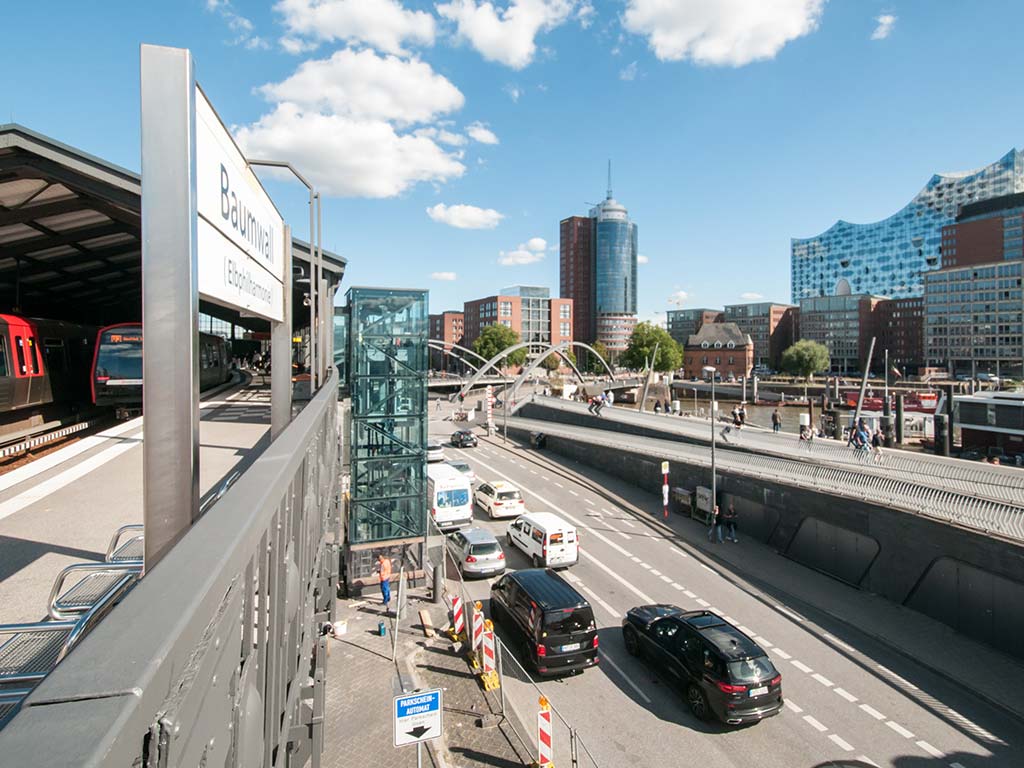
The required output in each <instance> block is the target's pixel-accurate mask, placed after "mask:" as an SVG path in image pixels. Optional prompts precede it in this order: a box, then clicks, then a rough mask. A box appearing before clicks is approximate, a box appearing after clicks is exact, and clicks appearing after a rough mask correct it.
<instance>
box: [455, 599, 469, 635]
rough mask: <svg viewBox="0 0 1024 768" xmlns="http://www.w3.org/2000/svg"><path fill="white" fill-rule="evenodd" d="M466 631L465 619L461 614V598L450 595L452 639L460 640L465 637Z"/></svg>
mask: <svg viewBox="0 0 1024 768" xmlns="http://www.w3.org/2000/svg"><path fill="white" fill-rule="evenodd" d="M465 631H466V617H465V615H464V613H463V603H462V597H461V596H460V595H452V635H453V639H454V638H459V639H461V638H462V637H464V636H465Z"/></svg>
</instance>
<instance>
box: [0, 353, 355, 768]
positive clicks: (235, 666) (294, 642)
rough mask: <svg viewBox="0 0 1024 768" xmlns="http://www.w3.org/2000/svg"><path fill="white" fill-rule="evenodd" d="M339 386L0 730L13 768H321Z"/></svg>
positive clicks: (319, 399) (329, 384) (312, 405)
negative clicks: (324, 631) (211, 767)
mask: <svg viewBox="0 0 1024 768" xmlns="http://www.w3.org/2000/svg"><path fill="white" fill-rule="evenodd" d="M337 391H338V382H337V373H336V372H335V373H333V374H332V376H331V377H330V379H329V380H328V381H326V382H324V385H323V387H322V388H321V389H320V390H319V392H318V393H317V394H316V395H315V397H314V398H313V399H312V400H311V401H310V402H309V403H308V404H307V405H306V407H305V408H304V409H303V410H302V411H301V412H300V413H299V414H298V415H297V416H296V417H295V419H294V420H293V421H292V423H291V424H290V425H288V427H287V428H286V429H285V430H284V431H283V432H282V433H281V434H280V435H279V436H278V437H277V439H276V440H274V442H272V443H271V444H270V445H269V446H268V447H267V449H266V450H265V451H264V452H263V454H261V455H260V456H259V457H258V458H257V459H256V461H255V462H254V463H253V464H252V465H251V466H250V467H249V468H248V469H247V470H246V471H245V472H244V473H243V474H242V476H241V477H240V478H239V479H238V480H237V481H236V482H235V484H234V485H232V486H231V488H230V489H229V490H228V491H227V492H226V493H225V494H224V496H223V497H222V498H221V499H220V501H219V502H218V504H217V506H216V508H215V509H214V510H212V511H211V513H210V514H207V515H206V516H204V517H203V518H201V519H200V520H198V521H197V522H196V524H195V525H194V526H193V527H192V528H191V529H190V530H189V531H188V532H187V533H186V534H185V536H184V537H182V539H181V540H180V541H179V542H178V543H177V544H176V545H175V546H174V547H173V548H172V549H171V550H170V551H169V552H168V554H167V555H166V556H165V557H164V559H163V560H161V562H160V563H159V565H158V566H157V567H156V568H154V569H153V570H152V571H151V572H150V573H148V574H147V575H146V577H145V578H144V579H143V580H142V581H141V582H140V583H139V585H138V586H137V587H136V588H135V589H134V590H133V591H132V592H131V593H130V594H129V595H128V596H127V597H126V598H125V600H124V601H123V602H122V603H121V604H120V605H118V606H117V607H116V608H115V609H114V610H113V611H112V612H111V613H110V615H109V616H108V617H107V618H106V619H105V620H104V621H103V622H102V623H101V624H100V625H99V626H98V627H97V628H96V629H95V630H94V631H93V632H92V633H91V634H90V635H89V636H88V637H87V638H86V639H85V640H84V641H83V642H82V643H81V645H80V646H78V647H77V648H76V649H75V650H74V651H73V652H72V653H71V654H70V655H69V656H68V658H67V659H65V661H64V662H63V663H62V664H61V665H59V666H58V667H57V668H56V669H55V670H54V671H53V673H52V674H51V675H50V676H49V677H48V678H47V679H46V680H44V681H43V683H42V684H40V686H39V687H38V688H37V689H36V690H35V691H34V692H33V693H32V695H31V696H30V697H29V698H28V699H27V700H26V703H25V705H24V706H23V708H22V710H21V711H20V712H19V713H18V715H17V716H16V717H15V718H14V720H12V721H11V723H10V724H8V726H7V727H6V728H5V729H4V730H3V731H2V732H0V755H3V763H4V764H5V765H7V764H10V765H17V766H19V767H20V768H34V767H35V766H39V768H42V767H43V766H53V765H74V766H82V767H98V766H127V765H132V766H140V767H141V768H173V767H174V766H195V765H218V766H238V767H239V768H257V767H259V766H262V767H263V768H271V767H276V766H296V765H303V764H304V763H306V762H307V761H310V762H311V764H312V765H313V766H314V768H315V767H316V766H318V765H319V764H320V754H321V752H322V750H323V717H324V683H325V680H324V673H325V670H324V666H323V662H324V657H325V646H324V641H325V638H324V637H323V636H321V635H320V632H319V628H320V626H321V624H322V623H323V622H325V621H329V620H330V619H331V618H332V617H331V612H332V610H333V597H334V584H335V583H336V580H337V553H336V551H334V549H333V546H334V545H333V544H332V543H331V542H329V540H328V539H329V537H328V532H329V527H328V521H329V519H331V518H336V510H335V506H336V505H337V504H338V503H339V488H338V485H339V483H338V477H339V471H338V442H339V441H338V431H337V410H338V409H337V406H336V402H337Z"/></svg>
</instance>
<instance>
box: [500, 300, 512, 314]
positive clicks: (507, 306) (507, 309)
mask: <svg viewBox="0 0 1024 768" xmlns="http://www.w3.org/2000/svg"><path fill="white" fill-rule="evenodd" d="M501 316H502V317H512V302H511V301H503V302H501Z"/></svg>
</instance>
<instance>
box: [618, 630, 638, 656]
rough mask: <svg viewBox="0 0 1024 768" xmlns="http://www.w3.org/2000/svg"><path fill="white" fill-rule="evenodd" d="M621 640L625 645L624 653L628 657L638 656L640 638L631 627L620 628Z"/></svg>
mask: <svg viewBox="0 0 1024 768" xmlns="http://www.w3.org/2000/svg"><path fill="white" fill-rule="evenodd" d="M622 640H623V642H625V644H626V652H627V653H629V655H630V656H639V655H640V638H639V637H637V635H636V630H635V629H633V628H632V627H629V626H626V627H623V628H622Z"/></svg>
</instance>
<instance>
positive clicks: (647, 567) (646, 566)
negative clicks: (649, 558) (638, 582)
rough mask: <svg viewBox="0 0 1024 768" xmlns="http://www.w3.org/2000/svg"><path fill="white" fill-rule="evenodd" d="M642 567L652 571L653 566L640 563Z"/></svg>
mask: <svg viewBox="0 0 1024 768" xmlns="http://www.w3.org/2000/svg"><path fill="white" fill-rule="evenodd" d="M640 567H641V568H643V569H644V570H647V571H649V570H651V566H649V565H648V564H647V563H640Z"/></svg>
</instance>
